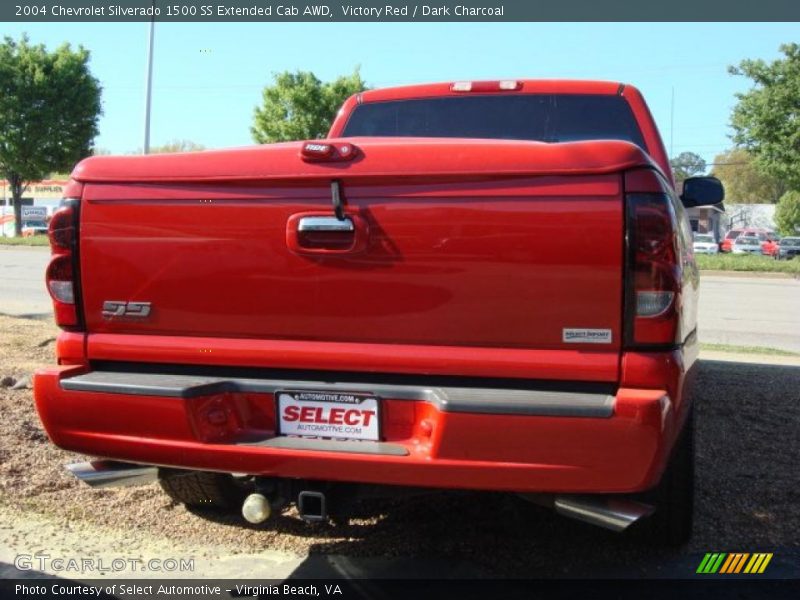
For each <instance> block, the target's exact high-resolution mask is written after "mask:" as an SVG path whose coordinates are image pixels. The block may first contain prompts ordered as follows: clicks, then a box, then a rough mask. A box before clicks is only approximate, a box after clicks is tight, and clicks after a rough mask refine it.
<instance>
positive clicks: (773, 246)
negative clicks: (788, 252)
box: [761, 234, 781, 258]
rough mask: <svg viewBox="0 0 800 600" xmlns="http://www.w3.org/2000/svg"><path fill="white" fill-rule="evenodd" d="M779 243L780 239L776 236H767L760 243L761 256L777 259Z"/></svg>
mask: <svg viewBox="0 0 800 600" xmlns="http://www.w3.org/2000/svg"><path fill="white" fill-rule="evenodd" d="M780 243H781V238H779V237H778V236H777V235H774V234H772V235H767V239H765V240H764V241H762V242H761V254H763V255H764V256H772V257H773V258H777V257H778V251H779V250H780Z"/></svg>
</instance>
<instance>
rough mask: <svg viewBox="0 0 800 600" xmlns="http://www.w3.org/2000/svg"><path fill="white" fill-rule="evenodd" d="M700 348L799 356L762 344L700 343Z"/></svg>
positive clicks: (715, 350) (738, 352) (740, 352)
mask: <svg viewBox="0 0 800 600" xmlns="http://www.w3.org/2000/svg"><path fill="white" fill-rule="evenodd" d="M700 350H709V351H711V352H734V353H736V354H764V355H767V356H800V354H798V353H797V352H790V351H789V350H781V349H779V348H765V347H764V346H733V345H731V344H706V343H701V344H700Z"/></svg>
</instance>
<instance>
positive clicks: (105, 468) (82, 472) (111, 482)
mask: <svg viewBox="0 0 800 600" xmlns="http://www.w3.org/2000/svg"><path fill="white" fill-rule="evenodd" d="M66 468H67V470H68V471H69V472H70V473H72V474H73V475H75V477H77V478H78V479H80V480H81V481H83V482H84V483H86V484H88V485H90V486H92V487H93V488H108V487H124V486H130V485H145V484H147V483H152V482H153V481H156V480H157V479H158V468H157V467H151V466H148V465H137V464H132V463H125V462H117V461H112V460H93V461H90V462H82V463H72V464H69V465H67V466H66Z"/></svg>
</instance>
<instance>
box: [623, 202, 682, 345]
mask: <svg viewBox="0 0 800 600" xmlns="http://www.w3.org/2000/svg"><path fill="white" fill-rule="evenodd" d="M625 202H626V207H625V208H626V221H627V265H626V277H625V288H626V289H625V310H626V327H625V330H626V341H627V344H628V345H629V346H640V345H645V346H649V345H664V344H668V345H669V344H674V343H676V342H677V341H678V337H679V324H680V300H681V298H680V289H681V287H680V280H681V275H680V264H679V250H678V240H677V217H676V215H675V210H674V208H673V206H672V202H671V201H670V198H669V196H667V195H666V193H631V194H627V195H626V199H625Z"/></svg>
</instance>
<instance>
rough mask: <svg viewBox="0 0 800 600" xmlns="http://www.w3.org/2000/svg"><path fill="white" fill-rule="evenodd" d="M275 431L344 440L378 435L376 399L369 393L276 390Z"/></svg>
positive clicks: (378, 410) (378, 415) (377, 404)
mask: <svg viewBox="0 0 800 600" xmlns="http://www.w3.org/2000/svg"><path fill="white" fill-rule="evenodd" d="M275 395H276V396H277V398H278V433H280V434H281V435H302V436H311V437H323V438H339V439H348V440H373V441H377V440H378V439H380V426H379V425H380V401H379V398H378V397H377V396H374V395H372V394H360V393H350V392H320V391H279V392H276V394H275Z"/></svg>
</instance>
